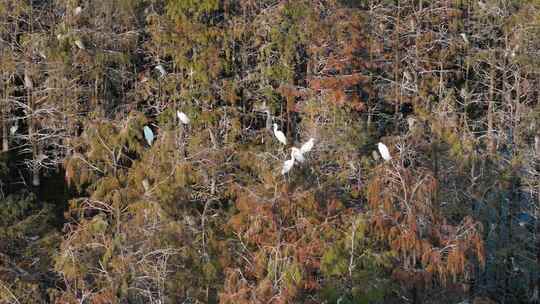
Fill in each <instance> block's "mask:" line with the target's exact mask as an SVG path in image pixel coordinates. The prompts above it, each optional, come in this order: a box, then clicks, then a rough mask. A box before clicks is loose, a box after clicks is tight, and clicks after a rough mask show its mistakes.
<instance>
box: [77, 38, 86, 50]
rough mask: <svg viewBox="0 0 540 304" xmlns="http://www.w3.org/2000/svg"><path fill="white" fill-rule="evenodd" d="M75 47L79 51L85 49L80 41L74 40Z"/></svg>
mask: <svg viewBox="0 0 540 304" xmlns="http://www.w3.org/2000/svg"><path fill="white" fill-rule="evenodd" d="M75 45H76V46H77V47H78V48H79V49H81V50H84V49H85V47H84V43H83V42H82V41H81V39H77V40H75Z"/></svg>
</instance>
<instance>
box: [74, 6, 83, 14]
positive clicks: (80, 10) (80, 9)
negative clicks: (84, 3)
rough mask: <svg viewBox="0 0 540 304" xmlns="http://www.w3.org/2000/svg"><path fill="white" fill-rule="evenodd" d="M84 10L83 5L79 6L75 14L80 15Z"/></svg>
mask: <svg viewBox="0 0 540 304" xmlns="http://www.w3.org/2000/svg"><path fill="white" fill-rule="evenodd" d="M81 12H82V7H80V6H77V7H76V8H75V10H74V13H75V16H77V15H79V14H80V13H81Z"/></svg>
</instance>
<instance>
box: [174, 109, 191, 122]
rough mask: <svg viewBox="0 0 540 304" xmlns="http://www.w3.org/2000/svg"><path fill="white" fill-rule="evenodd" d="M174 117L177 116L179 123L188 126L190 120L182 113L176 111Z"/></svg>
mask: <svg viewBox="0 0 540 304" xmlns="http://www.w3.org/2000/svg"><path fill="white" fill-rule="evenodd" d="M176 116H178V119H179V120H180V122H181V123H183V124H185V125H187V124H189V122H190V120H189V117H187V115H186V114H185V113H184V112H180V111H176Z"/></svg>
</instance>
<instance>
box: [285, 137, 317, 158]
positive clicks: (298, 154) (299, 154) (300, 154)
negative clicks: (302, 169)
mask: <svg viewBox="0 0 540 304" xmlns="http://www.w3.org/2000/svg"><path fill="white" fill-rule="evenodd" d="M314 144H315V138H313V137H312V138H310V139H309V140H308V141H307V142H305V143H304V144H303V145H302V147H300V149H298V148H296V147H292V148H291V156H292V157H293V158H294V159H295V160H297V161H298V162H300V163H303V162H304V160H305V158H304V153H309V151H311V149H313V145H314Z"/></svg>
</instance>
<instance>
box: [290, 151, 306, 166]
mask: <svg viewBox="0 0 540 304" xmlns="http://www.w3.org/2000/svg"><path fill="white" fill-rule="evenodd" d="M291 150H292V151H291V156H292V158H294V160H297V161H299V162H301V163H303V162H304V160H305V158H304V155H303V154H302V150H300V149H298V148H296V147H292V148H291Z"/></svg>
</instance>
